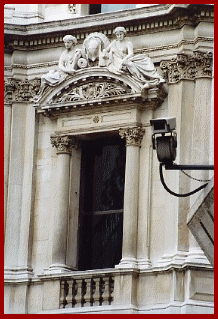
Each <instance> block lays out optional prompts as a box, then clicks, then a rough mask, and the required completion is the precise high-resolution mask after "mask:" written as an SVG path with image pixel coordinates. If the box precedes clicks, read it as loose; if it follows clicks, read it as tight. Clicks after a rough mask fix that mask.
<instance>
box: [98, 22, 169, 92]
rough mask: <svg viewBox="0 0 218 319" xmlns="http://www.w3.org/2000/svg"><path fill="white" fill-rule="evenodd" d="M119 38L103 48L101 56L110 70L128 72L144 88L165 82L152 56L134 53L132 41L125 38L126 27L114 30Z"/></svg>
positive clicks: (121, 72)
mask: <svg viewBox="0 0 218 319" xmlns="http://www.w3.org/2000/svg"><path fill="white" fill-rule="evenodd" d="M114 34H115V35H116V37H117V39H116V40H114V41H113V42H111V43H110V45H109V46H108V47H107V48H106V49H105V50H103V52H102V55H101V58H104V59H106V60H107V62H106V65H107V68H108V70H109V71H111V72H112V73H115V74H124V73H126V72H128V73H129V74H130V75H131V76H132V77H134V79H135V80H136V81H138V82H141V83H143V88H149V87H152V86H156V85H158V84H161V83H164V82H165V80H164V79H163V78H162V77H161V76H160V75H159V74H158V73H157V70H156V69H155V67H154V64H153V62H152V60H151V58H150V57H148V56H147V55H146V54H137V55H134V54H133V45H132V43H131V41H128V40H126V39H125V35H126V29H125V28H124V27H117V28H116V29H115V30H114Z"/></svg>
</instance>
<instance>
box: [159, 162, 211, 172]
mask: <svg viewBox="0 0 218 319" xmlns="http://www.w3.org/2000/svg"><path fill="white" fill-rule="evenodd" d="M165 169H166V170H199V171H202V170H205V171H206V170H214V165H177V164H174V163H170V164H165Z"/></svg>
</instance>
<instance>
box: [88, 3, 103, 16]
mask: <svg viewBox="0 0 218 319" xmlns="http://www.w3.org/2000/svg"><path fill="white" fill-rule="evenodd" d="M96 13H101V4H90V5H89V14H96Z"/></svg>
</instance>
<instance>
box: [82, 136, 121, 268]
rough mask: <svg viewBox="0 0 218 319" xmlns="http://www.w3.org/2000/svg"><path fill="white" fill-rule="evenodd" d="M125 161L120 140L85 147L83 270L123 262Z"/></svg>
mask: <svg viewBox="0 0 218 319" xmlns="http://www.w3.org/2000/svg"><path fill="white" fill-rule="evenodd" d="M125 161H126V150H125V143H124V142H123V141H122V140H121V139H120V138H119V137H118V138H114V137H113V138H103V139H98V140H95V141H89V142H84V143H83V147H82V170H81V191H80V193H81V198H80V236H79V270H87V269H104V268H113V267H114V266H115V265H116V264H118V263H119V262H120V260H121V258H122V229H123V195H124V179H125Z"/></svg>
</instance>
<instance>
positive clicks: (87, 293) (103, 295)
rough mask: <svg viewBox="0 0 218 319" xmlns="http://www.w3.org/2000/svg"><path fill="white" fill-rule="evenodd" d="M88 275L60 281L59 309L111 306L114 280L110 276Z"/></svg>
mask: <svg viewBox="0 0 218 319" xmlns="http://www.w3.org/2000/svg"><path fill="white" fill-rule="evenodd" d="M96 275H97V274H95V275H94V274H89V275H87V273H84V274H83V275H81V273H80V275H79V276H76V277H74V278H72V277H73V276H71V277H70V278H64V279H62V280H61V288H60V289H61V292H60V308H79V307H93V306H105V305H111V304H112V302H113V299H114V298H113V291H114V278H113V275H112V274H109V273H107V274H99V275H98V276H96Z"/></svg>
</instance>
